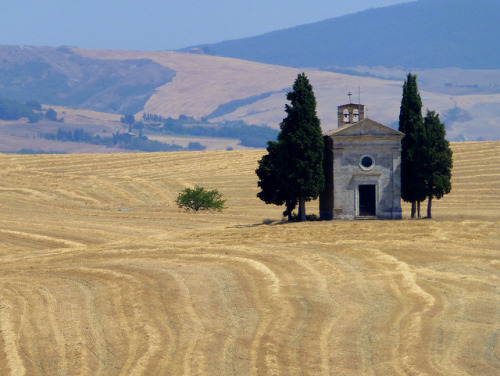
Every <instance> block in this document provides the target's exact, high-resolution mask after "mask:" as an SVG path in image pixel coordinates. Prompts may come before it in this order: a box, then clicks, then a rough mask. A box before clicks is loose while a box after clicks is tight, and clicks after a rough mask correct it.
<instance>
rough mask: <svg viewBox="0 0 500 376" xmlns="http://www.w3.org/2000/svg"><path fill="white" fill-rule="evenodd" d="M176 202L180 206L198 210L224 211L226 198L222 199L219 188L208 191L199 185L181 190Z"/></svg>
mask: <svg viewBox="0 0 500 376" xmlns="http://www.w3.org/2000/svg"><path fill="white" fill-rule="evenodd" d="M175 202H176V203H177V206H178V207H179V208H184V209H186V210H188V211H189V210H192V211H195V212H197V211H198V210H214V211H215V210H216V211H222V209H224V203H225V202H226V200H223V199H222V193H220V192H219V191H218V190H217V189H214V190H211V191H207V190H205V188H203V187H200V186H198V185H197V186H195V187H194V189H191V188H186V189H184V190H183V191H181V192H180V193H179V195H178V196H177V199H176V200H175Z"/></svg>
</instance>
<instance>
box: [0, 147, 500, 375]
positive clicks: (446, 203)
mask: <svg viewBox="0 0 500 376" xmlns="http://www.w3.org/2000/svg"><path fill="white" fill-rule="evenodd" d="M452 147H453V150H454V162H455V169H454V178H453V192H452V194H450V195H448V196H446V197H445V198H444V199H442V200H440V201H435V204H434V211H433V214H434V217H435V219H433V220H409V219H403V220H402V221H335V222H332V221H328V222H309V223H293V224H287V223H281V222H280V220H281V211H282V208H277V207H275V206H267V205H265V204H263V203H262V202H260V201H259V200H258V199H257V198H256V197H255V195H256V193H257V187H256V176H255V174H254V170H255V168H256V166H257V160H258V159H259V158H260V156H261V155H262V154H263V152H264V151H262V150H260V151H232V152H227V151H221V152H200V153H195V152H191V153H158V154H108V155H57V156H50V155H41V156H19V155H0V176H1V179H0V195H1V201H0V374H1V375H15V376H22V375H286V376H288V375H498V374H499V373H500V342H499V333H500V283H499V282H500V262H499V252H500V143H499V142H484V143H461V144H453V145H452ZM194 184H201V185H203V186H205V187H206V188H217V189H219V190H220V191H221V192H222V193H223V194H224V196H225V197H226V198H227V206H228V208H227V210H225V211H224V212H222V213H215V214H210V213H200V214H190V213H185V212H182V211H180V210H179V209H177V207H176V206H175V204H174V199H175V197H176V195H177V193H178V192H179V191H180V190H181V189H183V188H184V187H187V186H192V185H194ZM308 210H309V212H313V213H317V203H311V205H309V207H308ZM404 210H405V211H404V214H405V215H406V216H407V215H408V207H407V206H405V207H404Z"/></svg>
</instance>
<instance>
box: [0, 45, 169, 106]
mask: <svg viewBox="0 0 500 376" xmlns="http://www.w3.org/2000/svg"><path fill="white" fill-rule="evenodd" d="M174 76H175V72H174V71H173V70H171V69H169V68H167V67H164V66H162V65H160V64H158V63H155V62H153V61H152V60H150V59H130V60H99V59H91V58H87V57H84V56H81V55H79V54H77V53H75V52H73V50H72V49H71V48H68V47H59V48H53V47H30V46H0V98H8V99H15V100H19V101H28V100H36V101H38V102H41V103H50V104H52V105H59V106H67V107H72V108H81V109H89V110H94V111H102V112H108V113H117V114H126V113H135V112H139V111H141V110H142V109H143V108H144V104H145V103H146V102H147V101H148V99H149V98H150V97H151V95H152V94H153V92H154V90H155V89H156V88H157V87H158V86H161V85H164V84H166V83H167V82H169V81H171V80H172V78H173V77H174Z"/></svg>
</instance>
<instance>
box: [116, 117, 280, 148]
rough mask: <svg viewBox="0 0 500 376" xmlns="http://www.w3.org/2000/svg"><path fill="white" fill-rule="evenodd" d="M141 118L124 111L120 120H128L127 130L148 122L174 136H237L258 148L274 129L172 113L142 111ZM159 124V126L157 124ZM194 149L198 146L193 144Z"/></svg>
mask: <svg viewBox="0 0 500 376" xmlns="http://www.w3.org/2000/svg"><path fill="white" fill-rule="evenodd" d="M142 119H143V121H136V119H135V118H134V115H132V114H127V115H124V116H122V117H121V119H120V121H121V122H122V123H124V124H128V127H129V132H132V130H133V129H134V128H136V129H144V128H145V127H146V128H148V126H151V125H153V124H151V123H155V124H154V126H153V127H152V128H151V129H152V130H153V131H157V130H162V131H163V132H166V133H168V134H171V135H176V136H197V137H215V138H231V139H238V140H240V141H241V142H240V144H241V145H242V146H248V147H255V148H261V147H265V146H266V145H267V141H269V140H274V139H276V136H277V134H278V131H276V130H275V129H272V128H269V127H264V126H256V125H247V124H245V123H244V122H243V121H226V122H224V123H222V124H214V123H209V122H208V121H207V119H206V118H202V119H201V120H197V119H195V118H193V117H191V116H186V115H180V116H179V118H177V119H174V118H172V117H168V118H164V117H162V116H160V115H156V114H150V113H144V114H143V115H142ZM158 124H159V126H158ZM192 147H193V148H194V149H190V148H189V146H188V150H199V149H196V146H195V145H193V146H192Z"/></svg>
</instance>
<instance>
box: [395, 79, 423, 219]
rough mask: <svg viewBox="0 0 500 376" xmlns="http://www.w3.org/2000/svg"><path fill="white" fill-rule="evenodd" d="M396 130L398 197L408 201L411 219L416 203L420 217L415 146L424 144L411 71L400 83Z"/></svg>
mask: <svg viewBox="0 0 500 376" xmlns="http://www.w3.org/2000/svg"><path fill="white" fill-rule="evenodd" d="M398 130H399V131H400V132H403V133H404V134H405V136H404V137H403V139H402V141H401V147H402V149H401V198H402V199H403V201H405V202H411V203H412V207H411V217H412V218H414V217H415V211H416V208H417V207H416V206H417V203H418V209H419V210H418V212H419V216H420V202H421V201H423V200H425V198H426V196H427V195H426V188H425V183H424V182H423V181H422V173H423V172H422V170H421V166H420V165H419V164H420V162H419V159H420V158H419V149H420V148H421V146H422V145H423V144H425V132H424V119H423V117H422V99H421V98H420V94H419V92H418V86H417V76H416V75H413V74H411V73H408V75H407V78H406V81H405V82H404V84H403V98H402V100H401V110H400V113H399V129H398Z"/></svg>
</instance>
